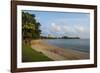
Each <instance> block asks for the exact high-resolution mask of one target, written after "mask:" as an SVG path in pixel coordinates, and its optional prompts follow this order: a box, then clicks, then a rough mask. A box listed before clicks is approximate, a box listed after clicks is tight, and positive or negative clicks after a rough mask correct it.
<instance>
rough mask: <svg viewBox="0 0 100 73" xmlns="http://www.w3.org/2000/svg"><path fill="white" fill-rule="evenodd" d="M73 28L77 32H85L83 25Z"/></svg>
mask: <svg viewBox="0 0 100 73" xmlns="http://www.w3.org/2000/svg"><path fill="white" fill-rule="evenodd" d="M75 29H76V31H78V32H79V33H83V32H85V28H84V27H83V26H77V27H76V28H75Z"/></svg>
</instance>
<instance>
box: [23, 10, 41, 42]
mask: <svg viewBox="0 0 100 73" xmlns="http://www.w3.org/2000/svg"><path fill="white" fill-rule="evenodd" d="M40 25H41V24H40V23H39V22H37V21H36V19H35V15H34V14H29V13H25V12H22V38H23V40H25V41H26V42H30V40H32V39H38V38H40V33H41V30H40V29H39V27H40Z"/></svg>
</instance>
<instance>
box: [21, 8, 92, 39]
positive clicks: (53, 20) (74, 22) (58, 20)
mask: <svg viewBox="0 0 100 73" xmlns="http://www.w3.org/2000/svg"><path fill="white" fill-rule="evenodd" d="M23 11H24V12H28V13H30V14H35V16H36V17H35V19H36V20H37V22H40V24H41V27H40V29H41V30H42V32H41V35H43V36H48V35H51V36H53V37H62V36H71V37H76V36H79V37H80V38H89V37H90V14H88V13H78V12H53V11H49V12H47V11H34V10H23Z"/></svg>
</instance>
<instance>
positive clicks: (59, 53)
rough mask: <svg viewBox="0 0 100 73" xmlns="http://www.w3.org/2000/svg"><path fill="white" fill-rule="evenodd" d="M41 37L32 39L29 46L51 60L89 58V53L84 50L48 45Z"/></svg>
mask: <svg viewBox="0 0 100 73" xmlns="http://www.w3.org/2000/svg"><path fill="white" fill-rule="evenodd" d="M44 40H45V39H44ZM44 40H43V39H39V40H32V41H31V48H32V49H34V50H35V51H37V52H40V53H43V54H44V55H45V56H47V57H49V58H51V59H52V60H55V61H59V60H82V59H89V54H88V53H85V52H80V51H76V50H72V49H67V48H66V49H63V48H59V47H58V46H54V45H50V44H48V43H44V42H43V41H44Z"/></svg>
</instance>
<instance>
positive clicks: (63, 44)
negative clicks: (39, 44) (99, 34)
mask: <svg viewBox="0 0 100 73" xmlns="http://www.w3.org/2000/svg"><path fill="white" fill-rule="evenodd" d="M44 42H45V43H48V44H50V45H54V46H58V47H60V48H64V49H73V50H77V51H81V52H87V53H89V50H90V40H89V39H46V40H45V41H44Z"/></svg>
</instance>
